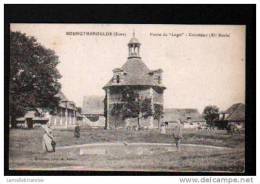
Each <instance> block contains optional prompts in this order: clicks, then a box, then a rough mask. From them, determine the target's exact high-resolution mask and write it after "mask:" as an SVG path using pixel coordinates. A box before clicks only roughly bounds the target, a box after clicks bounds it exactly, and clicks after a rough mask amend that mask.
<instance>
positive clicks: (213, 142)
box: [9, 128, 245, 172]
mask: <svg viewBox="0 0 260 184" xmlns="http://www.w3.org/2000/svg"><path fill="white" fill-rule="evenodd" d="M43 133H44V132H43V130H42V129H41V128H38V129H32V130H26V129H12V130H10V139H9V144H10V145H9V167H10V169H19V170H20V169H36V170H46V169H47V170H112V171H115V170H127V171H178V172H185V171H192V172H193V171H194V172H203V171H209V172H214V171H217V172H218V171H221V172H243V171H244V157H245V153H244V134H243V133H241V134H237V135H229V134H227V133H226V131H221V130H218V131H215V132H208V131H206V130H184V138H183V141H182V147H181V150H180V151H177V150H176V148H175V146H174V139H173V137H172V132H171V131H170V130H168V132H167V134H166V135H162V134H160V133H159V130H149V131H148V130H142V131H126V130H123V129H119V130H104V129H101V128H99V129H89V128H88V129H83V130H81V136H80V138H74V137H73V130H54V136H55V140H56V143H57V151H56V152H55V153H43V152H42V144H41V143H42V136H43ZM146 143H158V144H146ZM207 145H208V146H207Z"/></svg>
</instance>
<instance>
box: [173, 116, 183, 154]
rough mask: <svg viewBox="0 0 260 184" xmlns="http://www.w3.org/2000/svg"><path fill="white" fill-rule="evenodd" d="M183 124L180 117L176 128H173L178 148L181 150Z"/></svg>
mask: <svg viewBox="0 0 260 184" xmlns="http://www.w3.org/2000/svg"><path fill="white" fill-rule="evenodd" d="M182 128H183V127H182V124H181V120H180V119H178V120H177V125H176V126H175V128H174V130H173V136H174V139H175V142H176V148H177V150H180V143H181V139H182V138H183V137H182Z"/></svg>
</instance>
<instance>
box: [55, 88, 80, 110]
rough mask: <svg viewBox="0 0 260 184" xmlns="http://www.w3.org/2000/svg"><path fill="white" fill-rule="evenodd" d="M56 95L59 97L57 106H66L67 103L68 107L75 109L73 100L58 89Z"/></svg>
mask: <svg viewBox="0 0 260 184" xmlns="http://www.w3.org/2000/svg"><path fill="white" fill-rule="evenodd" d="M56 97H59V98H60V103H59V107H62V108H66V105H67V108H68V109H72V110H76V104H75V103H74V102H73V101H70V100H68V98H67V97H66V96H65V95H64V93H63V92H62V91H59V92H58V94H56ZM66 103H67V104H66Z"/></svg>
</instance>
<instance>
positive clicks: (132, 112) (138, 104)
mask: <svg viewBox="0 0 260 184" xmlns="http://www.w3.org/2000/svg"><path fill="white" fill-rule="evenodd" d="M122 101H123V102H124V105H123V108H122V111H123V118H124V119H125V118H137V125H138V129H140V119H141V118H147V117H148V116H150V115H152V104H151V99H150V98H142V97H141V96H140V95H139V93H138V92H136V91H135V90H133V89H131V88H129V87H126V88H125V89H124V90H123V91H122Z"/></svg>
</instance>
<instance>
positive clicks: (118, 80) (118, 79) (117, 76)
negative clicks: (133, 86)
mask: <svg viewBox="0 0 260 184" xmlns="http://www.w3.org/2000/svg"><path fill="white" fill-rule="evenodd" d="M119 82H120V78H119V75H116V83H119Z"/></svg>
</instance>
